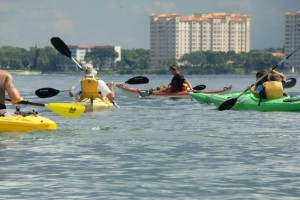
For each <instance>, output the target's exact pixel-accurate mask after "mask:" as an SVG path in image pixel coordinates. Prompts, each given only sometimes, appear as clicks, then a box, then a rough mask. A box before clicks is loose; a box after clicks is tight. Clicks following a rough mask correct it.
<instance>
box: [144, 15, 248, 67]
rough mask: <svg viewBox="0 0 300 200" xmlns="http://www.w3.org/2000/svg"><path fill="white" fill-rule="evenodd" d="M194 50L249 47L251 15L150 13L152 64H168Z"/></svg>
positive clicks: (228, 49) (243, 48) (234, 49)
mask: <svg viewBox="0 0 300 200" xmlns="http://www.w3.org/2000/svg"><path fill="white" fill-rule="evenodd" d="M194 51H223V52H227V51H235V52H236V53H240V52H249V51H250V16H249V15H239V14H227V13H206V14H203V13H196V14H194V15H191V16H187V17H181V16H180V15H179V14H161V15H157V14H151V15H150V55H151V66H154V67H161V66H168V65H170V64H172V63H174V61H175V60H177V59H180V58H181V56H183V55H184V54H186V53H191V52H194Z"/></svg>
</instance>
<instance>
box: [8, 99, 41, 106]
mask: <svg viewBox="0 0 300 200" xmlns="http://www.w3.org/2000/svg"><path fill="white" fill-rule="evenodd" d="M5 100H6V101H11V99H5ZM18 104H28V105H33V106H41V107H45V104H42V103H34V102H30V101H20V102H18Z"/></svg>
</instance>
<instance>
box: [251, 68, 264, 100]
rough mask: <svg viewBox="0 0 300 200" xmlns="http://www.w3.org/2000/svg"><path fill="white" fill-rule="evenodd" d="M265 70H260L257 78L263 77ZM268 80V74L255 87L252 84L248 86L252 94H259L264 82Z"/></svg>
mask: <svg viewBox="0 0 300 200" xmlns="http://www.w3.org/2000/svg"><path fill="white" fill-rule="evenodd" d="M265 73H266V72H265V71H259V72H257V73H256V75H255V77H256V80H258V79H259V78H261V77H262V76H263V75H265ZM266 81H268V76H265V77H264V78H263V79H262V80H261V81H259V82H258V83H257V84H255V85H254V87H253V86H252V85H251V86H248V90H249V91H250V92H251V93H252V94H255V95H259V92H260V91H261V90H263V85H262V84H263V83H264V82H266Z"/></svg>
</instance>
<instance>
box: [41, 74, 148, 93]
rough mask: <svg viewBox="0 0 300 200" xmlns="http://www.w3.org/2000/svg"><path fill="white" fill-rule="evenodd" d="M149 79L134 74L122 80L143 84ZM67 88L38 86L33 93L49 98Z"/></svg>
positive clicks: (128, 82)
mask: <svg viewBox="0 0 300 200" xmlns="http://www.w3.org/2000/svg"><path fill="white" fill-rule="evenodd" d="M148 82H149V79H148V78H147V77H144V76H136V77H133V78H130V79H129V80H127V81H125V82H123V83H127V84H145V83H148ZM123 83H116V84H123ZM67 91H69V90H57V89H54V88H40V89H37V90H36V91H35V95H36V96H38V97H39V98H49V97H53V96H56V95H57V94H58V93H60V92H67Z"/></svg>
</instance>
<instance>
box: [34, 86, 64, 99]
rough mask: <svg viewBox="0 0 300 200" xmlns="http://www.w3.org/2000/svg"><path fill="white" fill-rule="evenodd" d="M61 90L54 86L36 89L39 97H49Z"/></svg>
mask: <svg viewBox="0 0 300 200" xmlns="http://www.w3.org/2000/svg"><path fill="white" fill-rule="evenodd" d="M59 92H60V91H59V90H56V89H53V88H41V89H37V90H36V91H35V95H36V96H38V97H39V98H48V97H53V96H55V95H57V94H58V93H59Z"/></svg>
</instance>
